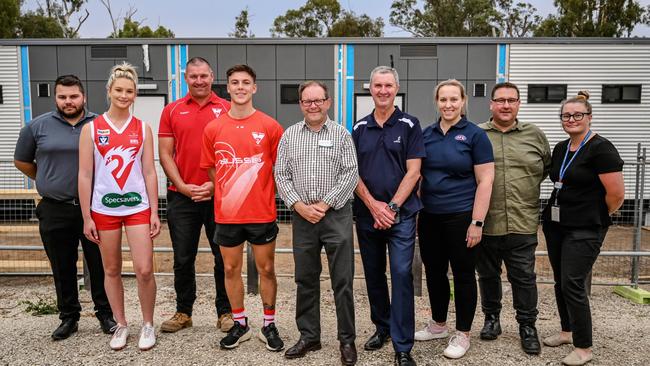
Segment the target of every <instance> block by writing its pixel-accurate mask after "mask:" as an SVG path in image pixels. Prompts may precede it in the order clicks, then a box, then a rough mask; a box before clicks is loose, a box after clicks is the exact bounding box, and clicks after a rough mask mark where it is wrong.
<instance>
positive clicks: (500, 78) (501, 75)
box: [497, 44, 507, 83]
mask: <svg viewBox="0 0 650 366" xmlns="http://www.w3.org/2000/svg"><path fill="white" fill-rule="evenodd" d="M506 50H507V46H506V45H505V44H499V52H498V56H497V57H498V60H497V62H498V65H499V66H498V72H497V83H502V82H504V81H506V61H507V60H506Z"/></svg>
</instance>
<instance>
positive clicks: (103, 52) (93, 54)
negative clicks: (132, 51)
mask: <svg viewBox="0 0 650 366" xmlns="http://www.w3.org/2000/svg"><path fill="white" fill-rule="evenodd" d="M126 55H127V52H126V46H125V45H95V46H90V58H99V59H102V58H104V59H105V58H110V59H115V58H117V59H125V58H126Z"/></svg>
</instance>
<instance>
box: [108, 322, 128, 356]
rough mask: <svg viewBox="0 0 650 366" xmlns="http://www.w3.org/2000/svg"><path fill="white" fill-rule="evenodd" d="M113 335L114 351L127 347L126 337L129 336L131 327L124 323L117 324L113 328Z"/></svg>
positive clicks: (111, 344) (112, 346)
mask: <svg viewBox="0 0 650 366" xmlns="http://www.w3.org/2000/svg"><path fill="white" fill-rule="evenodd" d="M111 331H112V332H113V337H112V338H111V343H110V346H111V349H112V350H114V351H118V350H121V349H122V348H124V347H126V339H127V338H129V327H127V326H126V325H122V324H117V325H116V326H114V327H113V328H111Z"/></svg>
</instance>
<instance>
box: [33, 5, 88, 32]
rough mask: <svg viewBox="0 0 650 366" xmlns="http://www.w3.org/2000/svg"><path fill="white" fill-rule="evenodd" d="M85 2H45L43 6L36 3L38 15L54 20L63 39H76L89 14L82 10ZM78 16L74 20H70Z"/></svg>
mask: <svg viewBox="0 0 650 366" xmlns="http://www.w3.org/2000/svg"><path fill="white" fill-rule="evenodd" d="M86 1H87V0H45V3H44V4H41V3H40V2H38V4H39V6H40V8H39V11H38V12H39V13H40V14H42V15H45V16H47V17H48V18H50V19H54V21H55V23H56V24H57V25H58V26H59V28H60V29H61V32H63V36H64V37H65V38H77V37H78V36H79V29H80V28H81V26H82V25H83V23H84V22H85V21H86V20H87V19H88V16H90V13H89V12H88V10H87V9H85V10H83V12H82V8H83V6H84V5H85V3H86ZM74 16H78V17H77V19H76V20H73V19H72V18H73V17H74Z"/></svg>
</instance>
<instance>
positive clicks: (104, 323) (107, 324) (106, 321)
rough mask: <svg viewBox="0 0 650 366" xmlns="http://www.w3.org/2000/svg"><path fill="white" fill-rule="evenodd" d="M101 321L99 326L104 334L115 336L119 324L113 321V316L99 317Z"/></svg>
mask: <svg viewBox="0 0 650 366" xmlns="http://www.w3.org/2000/svg"><path fill="white" fill-rule="evenodd" d="M97 320H99V326H100V327H101V328H102V332H104V333H105V334H113V333H114V332H115V329H117V323H116V322H115V320H113V316H112V315H110V316H97Z"/></svg>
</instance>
